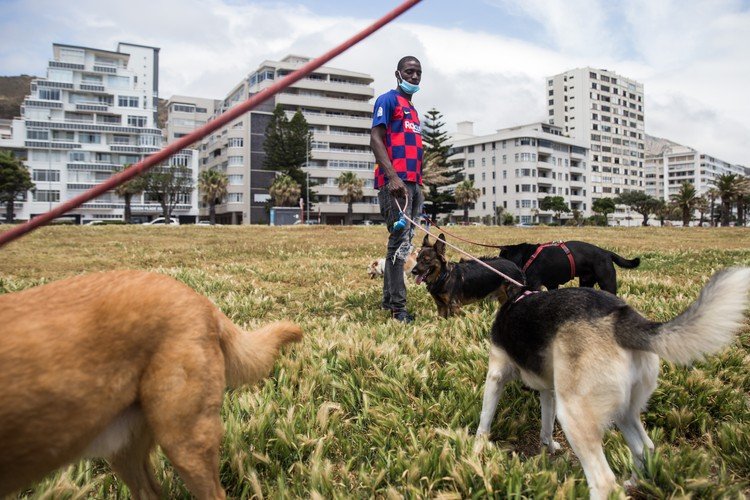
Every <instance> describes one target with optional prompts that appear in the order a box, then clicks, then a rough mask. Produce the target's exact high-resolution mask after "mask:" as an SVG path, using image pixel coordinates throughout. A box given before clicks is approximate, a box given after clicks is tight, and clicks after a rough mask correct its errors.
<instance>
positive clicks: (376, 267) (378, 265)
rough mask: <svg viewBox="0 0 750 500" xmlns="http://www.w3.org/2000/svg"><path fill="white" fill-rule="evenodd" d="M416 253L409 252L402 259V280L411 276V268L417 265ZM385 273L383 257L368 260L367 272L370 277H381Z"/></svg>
mask: <svg viewBox="0 0 750 500" xmlns="http://www.w3.org/2000/svg"><path fill="white" fill-rule="evenodd" d="M417 253H418V252H416V251H414V252H412V253H410V254H409V256H408V257H407V258H406V260H405V261H404V281H406V278H407V277H409V276H411V270H412V269H414V266H416V265H417ZM384 273H385V259H376V260H373V261H372V262H370V265H369V266H367V274H368V275H370V279H374V278H375V276H380V277H381V278H382V277H383V274H384Z"/></svg>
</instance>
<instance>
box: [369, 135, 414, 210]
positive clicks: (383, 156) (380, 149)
mask: <svg viewBox="0 0 750 500" xmlns="http://www.w3.org/2000/svg"><path fill="white" fill-rule="evenodd" d="M370 147H371V148H372V152H373V154H374V155H375V161H376V162H377V163H378V166H380V168H381V169H383V171H384V173H385V176H386V177H387V178H388V184H387V186H386V187H387V188H388V191H389V192H390V193H391V195H392V196H395V197H398V198H406V185H404V181H402V180H401V178H400V177H399V176H398V174H397V173H396V171H395V170H394V169H393V164H392V163H391V159H390V158H388V149H387V148H386V147H385V127H383V126H382V125H378V126H376V127H372V129H371V130H370Z"/></svg>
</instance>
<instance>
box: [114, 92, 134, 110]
mask: <svg viewBox="0 0 750 500" xmlns="http://www.w3.org/2000/svg"><path fill="white" fill-rule="evenodd" d="M117 105H118V106H120V107H121V108H137V107H138V98H137V97H134V96H129V95H121V96H118V97H117Z"/></svg>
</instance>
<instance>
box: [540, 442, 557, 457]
mask: <svg viewBox="0 0 750 500" xmlns="http://www.w3.org/2000/svg"><path fill="white" fill-rule="evenodd" d="M542 447H544V448H547V453H549V454H550V455H554V454H555V453H557V452H558V451H560V443H558V442H557V441H555V440H554V439H551V440H546V439H544V440H542Z"/></svg>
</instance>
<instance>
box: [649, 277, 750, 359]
mask: <svg viewBox="0 0 750 500" xmlns="http://www.w3.org/2000/svg"><path fill="white" fill-rule="evenodd" d="M748 290H750V268H730V269H724V270H722V271H719V272H718V273H716V274H714V276H713V277H712V278H711V279H710V280H709V282H708V283H707V284H706V286H704V287H703V290H701V293H700V295H699V296H698V298H697V299H696V301H695V302H693V303H692V304H690V307H688V308H687V309H686V310H685V312H683V313H682V314H680V315H679V316H677V317H676V318H675V319H673V320H672V321H668V322H667V323H664V324H662V325H661V326H659V327H658V329H657V332H656V335H655V336H654V337H652V338H651V341H650V343H649V344H650V348H651V350H652V351H653V352H655V353H656V354H658V355H659V357H661V358H664V359H666V360H668V361H672V362H673V363H678V364H683V365H686V364H690V363H691V362H693V361H696V360H700V359H703V357H704V356H705V355H706V354H711V353H714V352H717V351H719V350H720V349H722V348H723V347H724V346H726V345H727V344H729V343H730V342H731V341H732V339H733V338H734V336H735V335H736V334H737V332H738V331H739V330H740V329H741V328H742V326H743V325H744V324H745V311H746V310H747V308H748V305H749V304H750V299H748Z"/></svg>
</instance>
